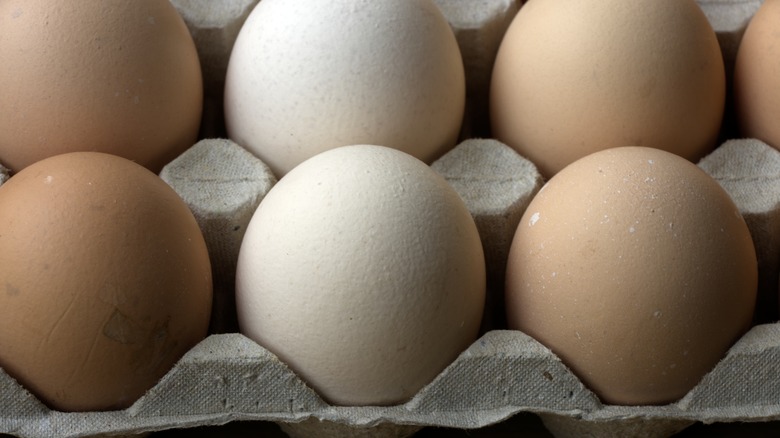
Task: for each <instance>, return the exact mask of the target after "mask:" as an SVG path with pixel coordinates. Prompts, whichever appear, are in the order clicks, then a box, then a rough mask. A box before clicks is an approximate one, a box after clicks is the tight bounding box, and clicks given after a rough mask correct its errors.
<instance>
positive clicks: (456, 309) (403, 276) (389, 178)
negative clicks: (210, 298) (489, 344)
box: [236, 145, 485, 405]
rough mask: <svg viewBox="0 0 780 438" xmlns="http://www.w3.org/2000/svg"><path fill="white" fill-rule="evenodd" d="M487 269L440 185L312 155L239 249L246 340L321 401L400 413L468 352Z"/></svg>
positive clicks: (372, 159)
mask: <svg viewBox="0 0 780 438" xmlns="http://www.w3.org/2000/svg"><path fill="white" fill-rule="evenodd" d="M484 300H485V262H484V254H483V251H482V246H481V243H480V240H479V235H478V233H477V228H476V225H475V224H474V220H473V219H472V217H471V215H470V214H469V212H468V210H467V209H466V207H465V205H464V203H463V201H462V200H461V198H460V197H459V196H458V194H457V193H456V192H455V191H454V189H453V188H452V187H450V186H449V185H448V184H447V183H446V181H445V180H444V179H443V178H442V177H441V176H439V175H438V174H437V173H435V172H434V171H433V170H432V169H431V168H430V167H428V166H426V165H425V164H424V163H422V162H421V161H419V160H418V159H416V158H414V157H412V156H410V155H408V154H406V153H404V152H401V151H398V150H396V149H392V148H388V147H383V146H370V145H353V146H344V147H339V148H334V149H331V150H329V151H326V152H323V153H320V154H318V155H316V156H314V157H312V158H310V159H308V160H306V161H305V162H303V163H302V164H300V165H299V166H297V167H296V168H295V169H293V170H292V171H291V172H289V173H288V174H287V175H286V176H284V177H283V178H282V179H281V180H280V181H279V182H278V183H277V185H276V186H274V188H272V189H271V191H270V192H269V193H268V195H267V196H266V197H265V198H264V199H263V201H262V202H261V203H260V206H259V207H258V209H257V211H256V212H255V213H254V215H253V216H252V219H251V221H250V223H249V226H248V228H247V230H246V235H245V236H244V240H243V242H242V245H241V250H240V254H239V258H238V268H237V274H236V307H237V308H238V321H239V326H240V328H241V332H242V333H244V334H245V335H246V336H248V337H249V338H251V339H253V340H255V341H256V342H257V343H258V344H260V345H262V346H264V347H266V348H267V349H269V350H270V351H271V352H272V353H274V354H276V355H277V356H278V357H279V358H280V359H281V360H282V361H283V362H285V363H286V364H288V365H289V366H290V367H291V368H292V370H293V371H295V372H296V373H298V375H299V376H301V378H302V379H303V380H304V381H306V382H307V383H308V384H309V385H310V386H311V387H312V388H313V389H314V390H315V391H317V392H318V394H319V395H320V396H322V397H323V398H324V399H325V400H326V401H328V402H330V403H332V404H337V405H387V404H395V403H400V402H404V401H406V400H407V399H409V398H410V397H411V396H413V395H414V394H415V393H416V392H417V391H418V390H419V389H421V388H422V387H423V386H424V385H426V384H427V383H429V382H431V381H432V380H433V378H434V377H436V375H438V373H440V372H441V371H442V370H443V369H444V368H445V367H446V366H447V365H448V364H450V363H451V362H452V361H453V360H454V359H455V358H456V357H457V356H458V354H460V353H461V352H462V351H463V350H465V349H466V347H468V346H469V345H470V344H471V343H472V342H473V341H474V340H475V339H476V336H477V333H478V331H479V326H480V321H481V319H482V311H483V307H484Z"/></svg>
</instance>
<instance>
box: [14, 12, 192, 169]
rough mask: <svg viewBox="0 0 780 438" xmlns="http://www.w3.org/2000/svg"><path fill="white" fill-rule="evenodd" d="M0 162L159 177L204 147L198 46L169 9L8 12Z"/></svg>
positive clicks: (180, 20)
mask: <svg viewBox="0 0 780 438" xmlns="http://www.w3.org/2000/svg"><path fill="white" fill-rule="evenodd" d="M0 59H2V62H0V101H2V102H3V107H2V108H3V110H2V111H0V162H2V163H3V165H5V166H6V167H9V168H10V169H12V170H14V171H19V170H20V169H22V168H24V167H26V166H28V165H30V164H32V163H34V162H35V161H38V160H41V159H43V158H46V157H49V156H52V155H56V154H60V153H65V152H73V151H100V152H107V153H112V154H116V155H119V156H123V157H125V158H128V159H131V160H133V161H136V162H138V163H140V164H142V165H144V166H146V167H148V168H149V169H151V170H153V171H155V172H159V170H160V169H161V168H162V167H163V165H165V164H166V163H168V162H169V161H170V160H172V159H173V158H175V157H176V156H177V155H179V154H180V153H181V152H183V151H184V150H185V149H186V148H188V147H189V146H191V145H192V144H193V143H194V142H195V140H196V137H197V134H198V129H199V125H200V118H201V112H202V105H203V102H202V101H203V85H202V79H201V71H200V64H199V62H198V54H197V51H196V50H195V44H194V43H193V41H192V37H191V36H190V33H189V31H188V30H187V27H186V26H185V24H184V22H183V20H182V19H181V17H180V16H179V14H178V13H177V12H176V10H175V9H174V8H173V6H172V5H171V4H170V2H169V1H168V0H134V1H124V0H80V1H69V0H3V1H2V2H0Z"/></svg>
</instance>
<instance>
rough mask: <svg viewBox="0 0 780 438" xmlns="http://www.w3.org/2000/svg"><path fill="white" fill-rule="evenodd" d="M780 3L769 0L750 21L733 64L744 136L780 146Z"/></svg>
mask: <svg viewBox="0 0 780 438" xmlns="http://www.w3.org/2000/svg"><path fill="white" fill-rule="evenodd" d="M779 25H780V2H778V1H776V0H772V1H766V2H764V3H763V4H762V5H761V7H760V8H759V9H758V11H757V12H756V14H755V15H754V16H753V18H752V19H751V20H750V24H749V25H748V27H747V29H746V30H745V35H744V36H743V38H742V42H741V44H740V46H739V51H738V52H737V60H736V64H735V66H734V100H735V107H736V109H735V111H736V114H737V118H738V120H739V126H740V130H741V133H742V135H743V136H745V137H752V138H757V139H759V140H762V141H764V142H765V143H767V144H769V145H770V146H772V147H774V148H775V149H780V123H778V115H779V114H780V75H778V71H780V34H778V32H777V29H778V26H779Z"/></svg>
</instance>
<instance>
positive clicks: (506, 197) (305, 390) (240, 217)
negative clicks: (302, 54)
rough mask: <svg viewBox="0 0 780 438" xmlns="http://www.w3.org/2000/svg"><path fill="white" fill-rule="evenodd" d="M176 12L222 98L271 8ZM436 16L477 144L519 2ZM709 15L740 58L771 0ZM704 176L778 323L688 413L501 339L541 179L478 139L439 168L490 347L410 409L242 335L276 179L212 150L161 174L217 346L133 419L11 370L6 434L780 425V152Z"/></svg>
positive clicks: (744, 341)
mask: <svg viewBox="0 0 780 438" xmlns="http://www.w3.org/2000/svg"><path fill="white" fill-rule="evenodd" d="M171 1H172V2H173V3H174V4H175V5H176V6H177V7H178V8H179V10H180V11H181V12H182V15H183V16H184V17H185V19H186V20H187V22H188V25H189V26H190V29H191V31H192V33H193V36H194V38H195V40H196V43H197V45H198V48H199V52H200V53H201V58H202V60H204V62H206V60H207V59H213V61H211V62H212V63H213V64H210V65H211V69H207V68H206V66H204V84H205V86H206V88H207V91H206V95H211V96H219V95H220V88H219V87H220V85H219V84H220V80H221V79H220V75H221V74H224V73H223V72H224V67H226V62H227V58H226V57H225V54H229V50H230V48H232V42H233V41H234V40H235V36H236V35H237V33H238V29H239V28H240V24H241V23H243V20H244V19H246V16H247V15H248V13H249V11H250V10H251V7H252V6H254V4H256V3H257V0H222V1H220V2H213V1H210V0H171ZM437 3H438V4H439V5H440V6H441V8H442V11H444V12H445V15H446V16H447V17H448V19H449V20H450V23H451V24H452V26H453V29H454V30H455V33H456V35H457V37H458V41H459V44H460V46H461V50H462V52H463V55H464V64H465V65H466V69H467V78H468V81H469V85H468V88H469V90H473V91H469V93H470V94H469V96H471V97H470V98H469V99H470V103H469V110H468V111H469V117H468V120H470V122H468V123H466V129H465V130H464V137H466V138H468V137H473V136H478V134H479V132H480V129H483V128H479V126H480V123H483V122H484V120H483V122H479V117H477V116H475V114H483V115H484V113H483V112H484V110H485V107H484V105H486V100H482V101H480V97H479V96H484V95H485V94H484V93H486V90H487V87H488V86H489V74H488V72H489V71H490V66H491V65H492V59H493V58H492V57H491V56H495V50H497V47H498V44H499V43H500V37H501V36H502V35H503V31H504V30H505V29H506V26H507V25H508V23H509V21H510V20H511V17H512V16H513V15H514V13H516V12H517V7H518V4H519V2H516V1H515V0H437ZM699 3H700V4H701V5H702V7H703V9H705V11H706V12H707V15H708V17H709V18H710V20H711V22H712V23H713V26H714V27H715V29H716V31H717V32H718V36H719V40H720V41H721V44H722V47H723V48H724V59H727V60H728V59H729V58H728V55H727V54H728V53H729V52H728V50H730V49H728V47H727V45H724V41H732V42H734V41H736V43H735V44H737V45H738V41H739V38H740V37H741V33H742V32H743V31H744V27H745V25H746V24H747V20H748V19H749V17H750V16H751V15H752V13H754V12H755V9H757V7H758V6H759V5H760V3H761V2H760V1H757V0H754V1H740V0H731V1H726V0H700V1H699ZM734 38H736V39H734ZM207 53H210V55H209V57H207V56H205V54H207ZM491 54H492V55H491ZM731 59H732V60H733V57H732V58H731ZM223 62H224V63H225V64H224V65H217V64H218V63H223ZM727 62H728V61H727ZM470 65H471V67H469V66H470ZM220 72H222V73H220ZM210 84H211V85H210ZM215 84H216V85H215ZM210 87H211V91H209V88H210ZM209 93H212V94H209ZM475 96H476V97H475ZM217 101H218V99H216V100H212V104H213V105H216V106H212V107H211V110H210V111H212V114H213V115H214V116H213V117H211V118H209V117H206V118H205V119H204V129H203V132H204V133H209V132H211V133H218V132H221V130H222V129H223V126H221V123H222V122H221V115H220V114H221V109H220V107H219V104H218V103H215V102H217ZM207 106H208V101H207ZM204 136H209V135H207V134H204ZM699 165H700V167H701V168H702V169H704V170H705V171H706V172H708V173H709V174H710V175H712V176H713V177H714V178H715V179H716V180H718V181H719V183H720V184H721V185H722V186H723V187H724V188H725V189H726V190H727V191H728V192H729V194H730V195H731V196H732V198H733V199H734V200H735V202H736V203H737V205H738V206H739V208H740V211H741V212H742V214H743V215H744V216H745V219H746V221H747V223H748V226H749V228H750V230H751V234H752V236H753V240H754V242H755V243H756V248H757V252H758V259H759V268H760V297H761V298H760V301H761V300H763V302H764V303H765V306H764V308H766V309H771V312H769V313H768V314H767V315H761V316H759V317H757V318H758V319H757V322H759V323H760V324H758V325H756V326H755V327H753V328H752V329H751V330H750V331H749V332H748V333H747V334H745V335H744V336H743V337H742V338H741V339H740V340H739V341H738V342H737V343H736V344H735V345H734V346H733V347H732V348H731V349H730V350H729V352H728V353H727V354H726V355H725V357H724V358H723V359H722V360H721V361H720V363H718V364H717V366H716V367H715V368H714V369H713V370H712V371H711V372H710V373H709V374H707V375H706V376H705V377H704V378H703V379H702V381H701V382H700V383H699V384H698V386H696V387H695V388H694V389H693V390H691V391H690V392H689V393H688V394H687V395H686V396H685V397H683V398H682V399H681V400H679V401H677V402H675V403H672V404H669V405H664V406H609V405H604V404H602V403H601V402H600V401H599V399H598V398H597V397H596V396H595V395H594V394H593V393H592V392H591V391H590V390H589V389H588V388H586V387H585V386H584V385H583V384H582V382H581V381H580V380H579V379H578V378H577V376H575V375H574V374H573V373H571V372H570V370H569V369H568V368H567V367H566V366H565V365H564V364H563V363H562V362H561V361H560V360H559V359H558V358H557V357H556V356H555V355H554V354H553V353H552V352H551V351H550V350H549V349H547V348H546V347H544V346H543V345H541V344H540V343H538V342H537V341H535V340H534V339H532V338H531V337H529V336H527V335H525V334H523V333H521V332H518V331H509V330H496V329H495V328H496V327H501V326H502V321H501V318H502V310H501V301H502V298H501V293H502V292H501V289H502V286H501V285H502V283H503V280H502V279H503V272H504V263H505V261H506V254H507V252H508V248H509V244H510V243H511V236H512V233H513V232H514V229H515V227H516V226H517V223H518V222H519V220H520V217H521V216H522V213H523V211H524V210H525V208H526V206H527V205H528V203H529V202H530V200H531V199H532V197H533V196H534V195H535V194H536V192H537V191H538V190H539V188H540V187H541V185H542V179H541V177H540V176H539V174H538V172H537V171H536V169H535V168H534V166H533V165H532V164H531V163H529V162H528V161H527V160H525V159H523V158H522V157H520V156H519V155H517V154H516V153H514V152H513V151H512V150H511V149H510V148H508V147H507V146H505V145H503V144H501V143H500V142H498V141H495V140H490V139H470V140H465V141H463V142H462V143H461V144H460V145H459V146H458V147H456V148H455V149H453V150H452V151H451V152H449V153H448V154H446V155H445V156H443V157H441V158H440V159H439V160H437V161H436V162H435V163H433V164H432V168H433V169H434V170H436V171H437V172H439V173H440V174H442V175H443V176H444V177H445V178H446V179H447V180H448V181H449V182H450V183H451V184H452V185H453V187H455V189H456V190H457V191H458V192H459V193H460V194H461V196H462V198H463V199H464V201H465V202H466V204H467V206H468V208H469V210H470V211H471V212H472V215H473V216H474V219H475V222H476V223H477V226H478V229H479V231H480V235H481V238H482V242H483V246H484V248H485V257H486V262H487V266H488V285H489V291H490V298H489V299H488V300H489V301H488V306H487V308H486V318H485V321H486V322H485V324H484V334H483V335H482V336H481V337H480V338H479V339H478V340H476V341H475V342H474V343H473V344H472V345H471V346H470V347H469V348H468V349H467V350H466V351H464V352H463V353H462V354H461V355H460V356H459V357H458V358H457V359H456V360H455V361H454V362H453V363H452V364H451V365H450V366H449V367H448V368H446V369H445V370H444V371H442V372H441V373H440V375H439V376H438V377H437V378H436V379H435V380H434V381H433V382H431V383H430V384H429V385H427V386H426V387H424V388H423V389H422V390H420V391H419V392H418V394H416V395H415V396H414V397H413V398H412V399H411V400H409V401H408V402H406V403H404V404H401V405H397V406H385V407H381V406H363V407H342V406H331V405H329V404H328V403H326V402H324V401H323V400H322V399H321V398H320V397H319V396H318V395H317V394H316V392H315V391H313V390H312V389H311V388H309V387H308V386H307V385H306V383H305V382H303V381H302V380H301V379H299V378H298V377H297V376H296V375H295V373H293V372H292V371H291V370H290V369H289V368H288V367H287V366H286V365H285V364H284V363H282V362H281V361H280V360H279V359H278V358H276V357H275V356H274V355H273V354H272V353H271V352H269V351H268V350H266V349H264V348H263V347H261V346H259V345H257V344H256V343H255V342H253V341H251V340H250V339H248V338H246V337H244V336H243V335H241V334H239V333H237V330H236V325H235V320H234V310H233V308H231V306H234V303H232V302H231V299H232V290H233V281H234V280H233V275H234V272H235V262H236V257H237V254H238V248H239V246H240V241H241V238H242V237H243V232H244V230H245V229H246V225H247V224H248V222H249V219H250V218H251V213H252V212H253V211H254V209H255V208H256V207H257V205H259V203H260V202H261V201H262V198H263V197H264V196H265V194H266V193H267V192H268V191H269V190H270V189H271V187H272V186H273V184H274V183H275V182H276V179H275V177H274V176H273V175H272V174H271V172H270V171H269V170H268V168H267V166H265V165H264V164H263V163H262V162H260V161H259V160H257V159H256V158H254V157H253V156H251V155H250V154H248V153H247V152H246V151H245V150H243V149H242V148H241V147H240V146H238V145H236V144H235V143H233V142H231V141H229V140H225V139H210V140H203V141H201V142H199V143H198V144H197V145H195V146H194V147H193V148H191V149H190V150H188V151H187V152H185V153H184V154H183V155H182V156H180V157H179V158H178V159H176V160H175V161H174V162H172V163H170V164H169V165H168V166H166V168H165V169H164V170H163V172H162V173H161V177H162V178H163V179H165V180H166V181H167V182H168V183H169V184H170V185H171V186H172V187H174V189H176V191H177V192H178V193H179V194H180V195H181V196H182V198H183V199H184V200H185V201H186V202H187V203H188V205H190V207H191V209H192V210H193V212H194V214H195V215H196V218H197V219H198V222H199V224H200V225H201V228H202V230H203V232H204V235H205V237H206V241H207V245H208V248H209V252H210V255H211V258H212V264H213V268H214V272H215V275H214V278H215V312H214V317H213V318H212V332H213V333H215V334H212V335H210V336H209V337H208V338H206V339H205V340H204V341H202V342H201V343H200V344H198V345H197V346H195V347H194V348H193V349H192V350H190V351H189V352H188V353H187V354H186V355H185V356H184V357H183V358H182V359H181V360H180V361H179V362H178V363H177V364H176V365H175V367H174V368H173V369H172V370H171V371H170V372H169V373H168V374H167V375H166V376H164V377H163V379H161V380H160V382H159V383H158V384H157V385H156V386H155V387H154V388H152V389H151V390H150V391H149V392H148V393H147V394H145V395H144V396H143V397H142V398H141V399H139V400H138V401H137V402H136V403H135V404H133V405H132V406H131V407H130V408H127V409H125V410H120V411H108V412H87V413H65V412H57V411H52V410H50V409H49V408H47V407H46V406H45V405H43V404H42V403H41V402H40V401H39V400H37V399H36V398H35V397H34V396H33V395H31V394H30V393H29V392H28V391H26V390H25V389H24V388H23V387H21V386H20V385H19V384H18V383H17V382H16V381H15V380H14V379H13V378H12V377H11V376H9V375H7V374H5V373H4V372H1V371H0V434H1V433H8V434H12V435H15V436H20V437H30V438H33V437H52V436H59V437H81V436H94V435H132V434H143V433H147V432H152V431H158V430H164V429H169V428H187V427H197V426H206V425H221V424H225V423H228V422H233V421H255V420H263V421H271V422H277V423H279V424H280V425H281V426H282V429H283V430H284V431H285V432H287V433H288V434H289V435H290V436H293V437H297V436H300V437H305V436H308V437H315V436H316V437H327V436H339V437H342V436H345V437H364V436H365V437H392V438H395V437H404V436H410V435H412V434H414V433H415V432H416V431H418V430H419V429H421V428H423V427H426V426H440V427H452V428H463V429H475V428H481V427H484V426H488V425H491V424H495V423H498V422H502V421H504V420H507V419H509V418H511V417H512V416H514V415H516V414H518V413H521V412H531V413H535V414H538V415H539V416H540V417H541V418H542V419H543V421H544V423H545V425H546V427H547V428H548V429H549V430H550V431H551V432H552V433H553V434H554V435H556V436H559V437H566V436H604V437H607V436H621V437H622V436H646V437H662V436H669V435H671V434H673V433H675V432H677V431H679V430H682V429H683V428H685V427H687V426H688V425H690V424H692V423H694V422H705V423H711V422H742V421H770V420H780V379H778V378H777V376H778V375H780V360H778V359H780V323H774V322H773V321H775V320H776V319H777V294H778V275H780V274H779V273H778V267H779V266H780V184H778V181H777V180H778V178H780V152H778V151H776V150H774V149H772V148H770V147H768V146H767V145H765V144H763V143H761V142H760V141H756V140H749V139H748V140H731V141H727V142H725V143H724V144H723V145H722V146H720V147H719V148H717V149H716V150H715V151H714V152H713V153H712V154H710V155H709V156H707V157H705V158H704V159H703V160H702V161H701V162H700V163H699ZM1 175H3V174H2V173H0V176H1ZM5 175H6V176H7V174H5ZM491 300H492V301H491Z"/></svg>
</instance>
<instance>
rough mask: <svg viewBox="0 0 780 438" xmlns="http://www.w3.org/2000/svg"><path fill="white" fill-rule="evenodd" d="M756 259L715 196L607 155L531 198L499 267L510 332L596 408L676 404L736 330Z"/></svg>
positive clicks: (637, 153)
mask: <svg viewBox="0 0 780 438" xmlns="http://www.w3.org/2000/svg"><path fill="white" fill-rule="evenodd" d="M757 275H758V274H757V262H756V254H755V250H754V247H753V242H752V240H751V237H750V234H749V231H748V228H747V226H746V225H745V222H744V220H743V219H742V216H741V215H740V213H739V211H738V210H737V208H736V207H735V206H734V204H733V203H732V201H731V199H730V198H729V196H728V195H727V194H726V192H725V191H724V190H723V189H722V188H721V187H720V186H719V185H718V184H717V182H715V181H714V180H713V179H712V178H711V177H709V176H708V175H707V174H705V173H704V172H703V171H702V170H700V169H699V168H698V167H696V166H695V165H694V164H692V163H690V162H688V161H687V160H685V159H683V158H681V157H679V156H677V155H674V154H671V153H668V152H664V151H661V150H658V149H651V148H640V147H625V148H616V149H608V150H605V151H601V152H597V153H594V154H592V155H589V156H587V157H585V158H582V159H580V160H578V161H576V162H575V163H573V164H571V165H570V166H568V167H566V168H565V169H564V170H562V171H561V172H560V173H558V174H557V175H556V176H555V177H553V178H552V179H551V180H550V181H549V182H548V183H547V185H546V186H545V187H544V188H543V189H542V190H541V191H540V192H539V194H538V195H537V196H536V197H535V198H534V199H533V200H532V202H531V204H530V205H529V207H528V209H527V210H526V213H525V214H524V216H523V218H522V220H521V222H520V224H519V226H518V229H517V232H516V234H515V237H514V240H513V242H512V247H511V250H510V254H509V261H508V266H507V283H506V287H507V290H506V299H507V317H508V320H509V324H510V327H511V328H513V329H518V330H521V331H523V332H525V333H527V334H529V335H531V336H532V337H534V338H536V339H537V340H539V341H540V342H541V343H542V344H544V345H546V346H547V347H549V348H550V349H551V350H552V351H553V352H554V353H556V354H557V355H558V356H559V357H560V358H561V360H563V362H564V363H565V364H566V365H568V366H569V367H570V368H571V369H572V370H573V372H574V373H575V374H577V375H578V376H579V377H580V378H581V379H582V381H583V382H584V383H585V384H586V385H587V386H588V387H590V389H592V390H593V391H594V393H596V394H597V395H598V396H599V397H600V398H601V400H602V401H603V402H605V403H610V404H628V405H643V404H661V403H668V402H672V401H674V400H677V399H679V398H680V397H682V396H683V395H685V394H686V393H687V392H688V391H689V390H690V389H691V388H693V387H694V386H695V385H696V384H697V383H698V382H699V381H700V379H701V378H702V377H703V376H704V374H706V373H707V372H708V371H709V370H710V369H712V367H714V366H715V364H716V363H717V362H718V361H719V360H720V359H721V358H722V357H723V356H724V355H725V352H726V351H727V349H728V348H729V347H730V346H731V345H732V343H733V342H734V341H735V340H736V339H738V337H739V336H741V335H742V334H743V333H744V331H745V330H746V329H747V328H748V327H749V325H750V323H751V318H752V314H753V308H754V305H755V300H756V288H757V281H758V280H757Z"/></svg>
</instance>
